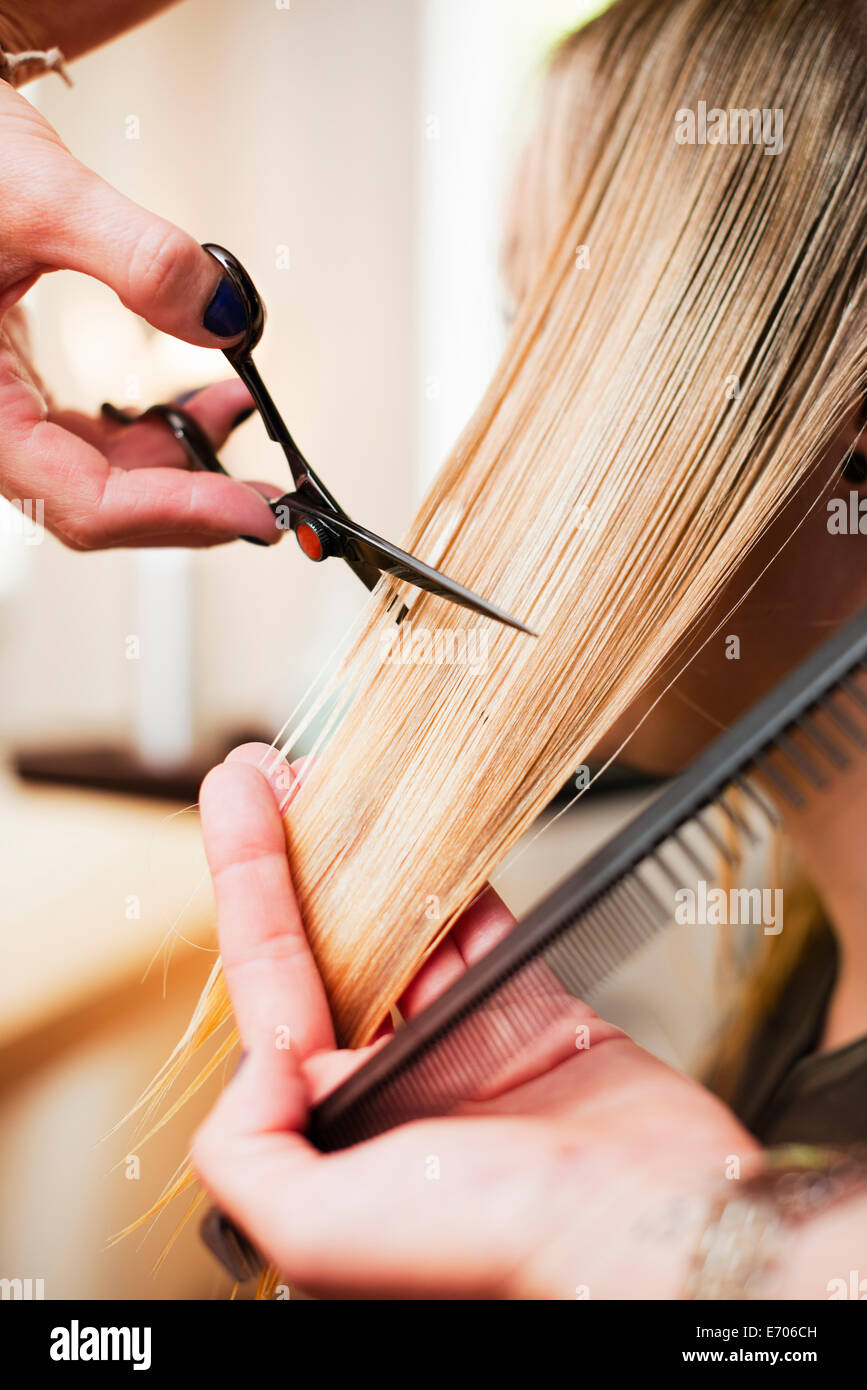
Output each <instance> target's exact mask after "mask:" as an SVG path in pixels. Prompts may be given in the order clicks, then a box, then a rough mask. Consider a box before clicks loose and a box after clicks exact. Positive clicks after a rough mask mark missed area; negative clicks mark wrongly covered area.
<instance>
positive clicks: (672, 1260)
mask: <svg viewBox="0 0 867 1390" xmlns="http://www.w3.org/2000/svg"><path fill="white" fill-rule="evenodd" d="M265 751H266V750H265V749H264V748H263V747H261V746H259V745H251V746H249V747H247V748H244V749H239V750H237V752H236V753H235V754H233V755H232V757H231V758H230V759H229V760H227V762H226V763H224V764H222V765H221V766H220V767H218V768H215V769H214V771H212V772H211V773H210V774H209V776H208V777H207V778H206V780H205V783H204V785H203V787H202V794H201V810H202V823H203V827H204V833H205V843H206V848H207V852H208V858H209V862H210V865H211V872H212V874H213V877H214V883H215V888H216V894H217V911H218V918H219V931H220V945H221V948H222V954H223V967H224V970H225V974H226V981H227V983H228V987H229V990H230V992H231V996H232V1002H233V1005H234V1009H235V1015H236V1018H237V1022H238V1027H239V1029H240V1032H241V1037H242V1040H243V1044H244V1047H245V1048H246V1049H247V1052H248V1056H247V1058H246V1060H245V1061H244V1063H243V1065H242V1066H241V1068H240V1070H239V1072H238V1075H237V1077H236V1078H235V1079H234V1080H233V1082H232V1083H231V1085H230V1086H229V1088H228V1090H227V1091H226V1092H225V1094H224V1095H223V1097H222V1098H221V1100H220V1101H219V1103H218V1105H217V1106H216V1108H215V1110H214V1111H213V1112H212V1114H211V1116H210V1117H209V1118H208V1120H207V1121H206V1123H205V1124H204V1126H203V1127H202V1128H201V1129H200V1130H199V1132H198V1134H197V1136H196V1140H195V1145H194V1152H193V1157H194V1163H195V1166H196V1169H197V1171H198V1173H199V1175H200V1177H201V1179H202V1181H203V1182H204V1183H205V1185H206V1186H207V1187H208V1188H210V1190H211V1191H212V1193H213V1194H214V1197H215V1199H216V1201H217V1203H218V1205H219V1206H220V1207H221V1208H222V1210H223V1211H224V1212H226V1214H227V1215H229V1216H230V1217H231V1218H232V1219H233V1220H234V1221H235V1223H236V1224H237V1225H238V1226H239V1227H240V1228H241V1229H243V1230H244V1231H246V1232H247V1234H248V1235H249V1236H250V1238H251V1239H252V1240H253V1242H254V1243H255V1244H256V1245H257V1246H258V1247H259V1248H260V1250H262V1251H263V1252H264V1254H265V1255H266V1256H267V1257H268V1259H269V1260H270V1261H271V1262H272V1263H273V1264H274V1265H276V1266H277V1267H278V1268H279V1269H280V1270H281V1271H283V1273H284V1274H285V1276H286V1277H287V1278H289V1279H290V1280H292V1281H295V1282H297V1283H298V1284H300V1285H301V1286H302V1287H304V1288H305V1289H308V1290H310V1291H312V1292H316V1293H319V1294H332V1295H334V1294H343V1295H392V1296H397V1297H413V1296H447V1297H483V1298H492V1297H494V1298H496V1297H507V1298H567V1299H568V1298H575V1297H576V1296H577V1297H580V1296H590V1297H592V1298H629V1297H659V1298H673V1297H677V1295H678V1292H679V1290H680V1289H681V1287H682V1285H683V1281H684V1279H685V1276H686V1271H687V1266H688V1262H689V1259H690V1255H691V1252H692V1249H693V1247H694V1244H695V1242H696V1240H697V1235H698V1231H699V1229H700V1224H701V1221H702V1219H703V1216H704V1197H705V1195H706V1194H707V1193H708V1192H709V1191H710V1190H711V1189H712V1188H713V1187H715V1186H716V1185H717V1184H719V1183H720V1182H721V1181H722V1179H723V1175H724V1172H725V1169H726V1164H727V1163H729V1162H730V1156H731V1155H733V1154H737V1155H740V1156H741V1157H743V1158H744V1159H748V1157H749V1156H750V1155H751V1154H752V1153H753V1152H754V1147H755V1146H754V1144H753V1142H752V1140H751V1139H750V1138H749V1136H748V1135H747V1134H746V1133H745V1131H744V1130H743V1129H742V1128H741V1126H740V1125H739V1124H738V1123H737V1121H736V1120H735V1119H734V1117H733V1116H732V1115H731V1114H730V1113H729V1112H728V1111H727V1110H726V1109H725V1107H724V1106H722V1105H721V1104H719V1102H717V1101H716V1100H714V1099H713V1098H712V1097H711V1096H710V1095H709V1094H708V1093H707V1092H706V1091H704V1090H703V1089H702V1088H701V1087H700V1086H698V1085H696V1084H694V1083H693V1082H691V1081H688V1080H686V1079H685V1078H683V1077H682V1076H680V1075H678V1074H677V1073H676V1072H674V1071H672V1070H671V1069H670V1068H668V1067H666V1066H664V1065H663V1064H662V1063H661V1062H658V1061H656V1060H655V1059H654V1058H652V1057H651V1056H649V1055H648V1054H647V1053H645V1052H643V1051H642V1050H641V1049H640V1048H638V1047H636V1046H635V1044H634V1043H632V1042H631V1041H630V1040H629V1039H628V1038H627V1037H625V1036H624V1034H622V1033H621V1032H619V1031H618V1029H616V1028H614V1027H612V1026H611V1025H610V1024H608V1023H605V1022H604V1021H603V1020H602V1019H600V1018H598V1017H597V1016H596V1015H595V1014H593V1012H592V1011H591V1010H590V1009H589V1008H587V1007H585V1006H583V1005H581V1004H578V1003H576V1004H575V1005H574V1012H573V1015H572V1018H571V1019H567V1020H566V1021H565V1023H564V1026H563V1030H562V1034H561V1035H560V1037H559V1039H558V1041H557V1043H556V1045H552V1044H551V1042H550V1040H549V1042H548V1044H547V1045H546V1047H545V1048H544V1051H540V1053H539V1055H538V1056H536V1057H535V1058H534V1059H531V1061H530V1064H529V1065H526V1066H524V1068H523V1069H522V1074H521V1075H520V1076H518V1075H513V1076H512V1077H511V1078H510V1080H508V1081H505V1082H503V1084H502V1085H501V1086H500V1087H499V1089H498V1091H497V1094H496V1095H494V1096H492V1097H490V1098H488V1099H486V1100H484V1101H477V1102H475V1103H474V1104H473V1105H472V1106H468V1107H466V1109H465V1111H464V1112H463V1113H462V1114H461V1115H460V1116H459V1117H453V1118H449V1119H443V1120H427V1121H422V1122H418V1123H415V1124H411V1125H406V1126H404V1127H403V1128H401V1129H399V1130H396V1131H393V1132H391V1133H390V1134H386V1135H384V1136H382V1137H381V1138H379V1139H376V1140H373V1141H370V1142H368V1143H365V1144H362V1145H359V1146H358V1147H357V1148H355V1149H352V1150H349V1151H347V1152H345V1153H340V1154H335V1155H331V1156H328V1157H323V1156H321V1155H320V1154H319V1153H317V1152H316V1151H315V1150H314V1149H313V1148H311V1146H310V1145H309V1144H308V1143H307V1142H306V1140H305V1139H304V1138H303V1133H304V1128H305V1125H306V1122H307V1115H308V1111H309V1108H310V1105H311V1103H312V1102H314V1101H315V1100H316V1099H318V1098H319V1097H321V1096H322V1095H323V1094H324V1093H325V1092H327V1091H328V1090H330V1089H331V1088H332V1087H333V1086H334V1085H335V1084H337V1082H338V1081H340V1080H341V1079H342V1078H343V1077H344V1076H346V1075H347V1073H348V1072H350V1071H352V1070H353V1069H354V1068H355V1067H357V1066H358V1065H360V1063H361V1061H362V1060H363V1059H364V1057H365V1056H366V1055H368V1053H369V1050H370V1049H361V1050H360V1051H359V1052H353V1053H347V1052H338V1051H336V1050H335V1047H334V1036H333V1033H332V1029H331V1022H330V1018H329V1013H328V1008H327V1004H326V999H325V993H324V990H323V987H322V983H321V981H320V978H319V975H318V973H317V970H316V967H315V964H314V962H313V958H312V956H311V955H310V952H309V950H308V948H307V943H306V941H305V937H304V932H303V929H302V925H301V921H300V918H299V914H298V909H297V905H296V902H295V897H294V894H293V891H292V884H291V882H290V878H289V872H288V866H287V859H286V854H285V848H284V838H283V828H282V823H281V819H280V815H279V813H278V809H277V800H279V799H281V798H283V799H285V796H286V789H287V784H290V782H289V779H290V778H291V774H290V773H289V772H288V769H287V768H286V766H285V764H280V765H279V766H278V767H276V768H273V769H272V770H271V771H270V773H269V775H270V778H271V785H270V786H269V782H268V781H267V780H266V778H265V776H264V775H263V773H262V772H260V771H259V770H257V767H256V766H254V765H252V764H256V763H259V762H262V760H263V753H264V752H265ZM273 761H274V760H273V755H272V757H271V759H270V760H269V762H270V763H271V764H273ZM510 926H511V919H510V918H509V915H508V913H507V912H506V911H505V909H504V908H503V906H502V904H501V903H499V901H498V900H497V899H496V898H495V896H494V895H493V894H488V895H487V897H486V898H484V899H482V900H480V901H479V903H477V904H476V905H475V906H474V907H473V909H471V911H470V912H468V913H467V914H466V916H465V917H464V919H463V921H462V922H461V923H460V924H459V925H458V926H457V927H456V928H455V930H454V932H453V933H452V935H451V937H450V938H449V939H448V941H447V942H446V943H445V944H444V945H443V946H442V947H441V948H440V949H439V950H438V951H437V952H436V954H435V955H434V956H432V957H431V959H430V961H428V963H427V964H426V965H425V967H424V969H423V970H422V971H421V972H420V974H419V976H418V977H417V979H416V981H415V983H414V985H413V986H412V987H411V989H410V990H409V991H408V993H407V995H406V996H405V997H404V999H403V1001H402V1009H403V1011H404V1012H405V1013H407V1014H412V1013H413V1012H415V1011H417V1010H418V1009H420V1008H422V1007H424V1006H425V1005H426V1004H427V1003H429V1002H430V1000H431V998H433V997H434V996H435V995H436V994H437V993H439V992H440V991H441V990H442V989H444V988H445V987H446V985H447V984H449V983H450V982H451V980H452V979H454V978H455V977H456V976H457V975H458V974H460V972H461V971H463V970H464V969H466V966H467V964H469V963H470V962H471V961H472V960H473V959H475V958H477V957H478V956H479V955H480V954H482V953H484V951H486V950H488V949H490V947H491V946H492V945H493V944H494V942H495V941H497V940H498V939H499V938H500V937H501V936H502V935H503V934H504V933H505V932H507V931H508V930H509V928H510ZM583 1026H586V1028H587V1030H588V1033H587V1037H588V1040H589V1048H587V1050H581V1051H576V1029H578V1028H581V1027H583ZM286 1028H288V1030H289V1032H290V1034H291V1047H290V1048H288V1049H284V1048H280V1047H277V1046H275V1040H276V1038H277V1035H278V1032H279V1031H280V1030H282V1029H286ZM378 1045H382V1043H380V1044H373V1046H378Z"/></svg>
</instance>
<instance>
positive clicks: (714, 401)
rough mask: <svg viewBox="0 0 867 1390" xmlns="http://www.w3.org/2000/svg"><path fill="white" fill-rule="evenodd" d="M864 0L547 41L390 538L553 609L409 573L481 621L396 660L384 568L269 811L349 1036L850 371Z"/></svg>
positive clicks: (806, 471)
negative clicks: (293, 789) (439, 584)
mask: <svg viewBox="0 0 867 1390" xmlns="http://www.w3.org/2000/svg"><path fill="white" fill-rule="evenodd" d="M853 12H854V7H853V6H850V5H847V4H841V3H832V4H830V5H822V6H816V5H814V4H810V3H806V0H761V2H760V3H755V2H754V0H752V2H751V3H732V2H731V0H729V3H725V4H720V3H719V0H682V2H681V3H676V4H671V3H667V0H666V3H659V2H658V0H630V3H621V4H618V5H615V6H614V7H613V8H612V9H611V10H610V11H609V12H608V13H606V14H605V15H604V16H602V17H601V18H600V19H599V20H597V21H595V22H594V23H593V24H591V25H589V26H588V27H587V28H586V29H585V30H584V31H582V32H581V33H579V34H578V35H577V36H575V37H573V38H572V39H570V40H569V41H568V42H567V43H566V44H565V45H564V46H563V47H562V48H561V50H560V52H559V54H558V56H557V59H556V62H555V66H554V78H553V84H552V87H551V90H550V94H549V99H548V103H547V105H546V108H545V112H544V114H543V119H542V126H541V129H542V132H543V137H544V138H543V139H541V140H537V141H536V143H535V145H534V146H533V148H532V149H531V152H530V153H529V155H528V156H527V158H526V159H525V162H524V165H523V167H522V175H521V180H520V181H519V194H518V197H517V200H516V223H515V226H514V228H513V232H512V235H511V237H510V241H509V246H508V260H509V264H510V267H511V270H512V275H513V280H514V281H515V284H516V289H517V291H518V294H519V295H520V296H521V305H520V308H519V312H518V317H517V320H516V323H515V326H514V330H513V332H512V335H511V338H510V341H509V344H508V346H507V348H506V351H505V353H504V356H503V359H502V361H501V363H500V365H499V368H498V370H497V372H496V374H495V377H494V380H493V382H492V383H491V386H490V388H489V390H488V392H487V394H486V396H485V398H484V400H483V401H482V403H481V405H480V406H479V409H478V411H477V412H476V414H475V416H474V418H473V419H472V421H471V422H470V424H469V426H468V427H467V429H466V431H465V432H464V434H463V436H462V438H461V439H460V441H459V443H458V445H457V447H456V449H455V451H454V453H453V455H452V457H451V458H450V460H449V461H448V463H447V464H446V466H445V468H444V470H443V472H442V474H441V476H440V477H439V479H438V480H437V482H436V484H435V486H434V487H433V489H432V491H431V493H430V495H429V496H428V498H427V499H426V501H425V503H424V504H423V506H422V508H421V510H420V513H419V515H418V517H417V519H416V521H415V523H414V525H413V526H412V528H411V529H410V532H409V534H408V536H407V537H406V540H405V544H406V546H407V548H408V549H410V550H412V551H413V552H414V553H415V554H417V555H419V556H421V557H422V558H424V559H426V560H427V561H429V562H430V563H432V564H434V565H436V566H438V567H439V568H441V569H443V570H445V571H446V572H447V573H448V574H450V575H452V576H453V577H454V578H456V579H459V580H460V581H461V582H462V583H464V584H467V585H468V586H470V587H471V588H472V589H474V590H476V591H477V592H478V593H480V594H483V595H485V596H486V597H489V598H491V599H492V600H493V601H495V602H496V603H498V604H500V605H501V606H502V607H504V608H506V609H508V610H509V611H511V612H513V613H514V614H516V616H518V617H519V618H521V619H522V620H524V621H526V622H528V623H529V624H530V625H531V626H532V627H534V628H535V629H536V630H537V631H538V633H539V637H538V639H537V640H534V639H532V638H529V637H526V636H523V635H520V634H517V633H514V632H511V631H509V630H507V629H505V628H501V627H497V626H496V625H494V624H490V623H487V622H486V620H483V619H480V618H477V617H475V616H473V615H471V614H468V613H467V612H466V611H465V610H461V609H456V608H454V607H452V606H450V605H449V604H448V603H446V602H445V601H443V600H440V599H436V598H434V597H431V596H428V595H418V594H415V592H414V591H412V590H410V589H407V588H406V586H397V588H398V590H399V593H400V597H401V598H402V599H404V600H405V601H407V602H409V603H411V621H412V623H413V627H414V628H415V629H416V631H418V630H419V629H427V630H428V631H429V632H431V633H432V634H435V633H437V632H442V631H444V630H447V629H454V628H456V627H459V628H461V629H464V630H472V629H475V628H477V627H479V625H482V624H483V625H484V626H485V628H486V629H487V663H486V666H485V668H484V669H482V670H479V669H478V664H477V663H476V664H473V665H470V664H469V663H466V662H463V663H462V662H460V661H441V662H425V661H423V660H418V661H409V662H405V663H401V662H389V661H383V660H382V652H383V650H384V646H383V641H384V636H383V635H384V634H386V641H387V633H388V630H389V628H390V627H392V626H393V622H394V613H395V611H396V607H397V605H395V603H394V601H393V595H394V589H395V586H393V585H384V586H382V587H381V589H380V590H379V591H378V593H377V595H375V596H374V600H373V602H372V604H371V606H370V608H369V611H368V614H367V617H366V620H365V622H364V624H363V626H362V630H361V632H360V635H359V636H358V639H357V641H356V642H355V645H354V648H353V650H352V652H351V653H350V656H349V657H348V659H347V661H346V663H345V665H344V667H343V668H342V670H341V673H340V675H339V677H338V679H337V681H336V682H335V683H334V684H333V685H332V686H331V687H330V688H329V689H328V690H327V691H326V692H324V694H323V698H322V705H323V708H324V707H325V706H326V705H328V704H329V702H330V704H331V707H332V714H331V717H330V719H329V720H328V721H327V723H326V734H325V737H324V738H323V740H322V748H321V752H320V755H319V757H318V760H317V762H316V765H315V767H314V768H313V770H312V771H311V773H310V774H309V776H308V778H307V780H306V781H305V784H304V786H303V788H302V789H301V791H300V793H299V794H298V795H297V796H295V797H294V798H293V800H292V802H291V804H290V806H289V807H288V809H287V812H286V835H287V845H288V850H289V857H290V861H291V865H292V872H293V877H294V880H295V883H296V889H297V892H298V896H299V900H300V903H301V909H302V914H303V917H304V921H305V924H306V927H307V930H308V933H309V937H310V941H311V944H312V947H313V950H314V952H315V954H316V958H317V961H318V964H319V967H320V970H321V972H322V974H323V977H324V979H325V982H326V986H327V988H328V992H329V997H330V1000H331V1004H332V1009H333V1013H334V1017H335V1021H336V1025H337V1029H338V1035H339V1037H340V1040H341V1041H342V1042H345V1043H348V1044H351V1045H357V1044H359V1043H362V1042H364V1041H366V1040H367V1039H369V1037H370V1036H371V1034H372V1033H373V1031H374V1030H375V1028H376V1027H377V1025H378V1024H379V1023H380V1021H381V1020H382V1018H383V1017H384V1015H385V1014H386V1012H387V1010H388V1009H389V1008H390V1007H391V1006H392V1005H393V1004H394V1002H395V1000H396V999H397V998H398V997H399V995H400V993H401V991H402V990H403V988H404V987H405V986H406V984H407V983H408V982H409V980H410V979H411V978H412V976H413V974H414V973H415V971H416V970H417V968H418V966H419V964H420V963H421V961H422V960H423V959H424V957H425V956H426V955H427V954H428V953H429V952H430V951H431V950H432V949H433V947H434V945H435V944H436V943H437V941H438V940H440V939H441V937H442V936H443V935H444V933H446V932H447V931H448V930H449V928H450V927H451V925H452V924H453V923H454V921H455V920H456V918H457V917H458V915H459V914H460V913H461V911H462V910H463V909H464V908H465V907H466V905H467V903H468V902H469V901H470V900H471V899H472V897H473V895H474V894H475V893H476V892H477V891H478V890H479V889H480V888H481V886H482V885H483V883H484V882H485V880H486V878H487V876H488V875H489V873H490V872H491V869H492V867H493V866H494V865H496V863H497V862H498V861H499V860H500V858H501V857H502V856H503V855H504V854H505V852H506V851H507V850H508V849H509V847H510V846H511V845H512V844H514V842H515V840H516V839H517V838H518V837H519V836H520V834H521V833H522V832H523V831H524V830H525V829H526V828H527V827H528V826H529V825H530V823H531V822H532V821H533V819H534V818H535V817H536V816H537V815H538V813H539V811H540V810H541V809H542V807H543V806H544V805H545V804H546V802H547V801H548V800H549V798H550V797H551V795H552V794H553V792H554V791H555V790H556V789H557V788H558V787H559V786H560V785H562V783H563V782H564V781H565V779H566V777H567V776H568V774H569V773H570V771H571V770H572V769H573V768H574V767H575V766H576V765H577V764H580V763H582V762H583V761H585V760H586V757H587V755H588V753H589V752H590V750H591V749H592V748H593V746H594V745H595V744H596V743H597V741H598V739H599V738H600V736H601V735H602V734H603V733H604V732H605V731H606V729H608V728H609V727H610V725H611V724H612V723H613V722H614V720H615V719H616V718H617V717H618V716H619V715H620V714H621V713H622V712H623V711H624V710H625V709H626V708H627V707H628V706H629V705H630V703H631V702H632V700H633V699H634V698H635V697H636V695H637V694H638V693H639V692H640V691H641V690H642V689H643V688H644V686H645V685H646V683H647V682H648V681H649V680H650V679H651V678H652V677H654V676H655V675H658V674H659V673H660V671H662V672H666V671H669V670H670V671H671V673H672V674H674V673H675V671H676V670H677V669H678V668H679V666H680V665H681V664H682V661H683V659H684V656H685V653H686V638H687V635H688V634H689V633H690V631H691V630H692V629H693V627H694V624H695V623H696V621H697V620H698V619H699V618H700V616H701V614H702V612H703V610H704V609H705V608H706V606H707V605H708V604H709V603H710V601H711V600H712V599H713V597H714V596H715V595H716V594H717V593H718V591H719V589H720V588H721V586H722V584H723V583H724V582H725V581H726V580H728V579H730V577H731V575H732V574H733V573H734V572H735V571H736V568H737V566H738V564H739V562H740V561H741V560H742V559H743V558H744V556H745V555H746V554H747V553H748V551H749V550H750V548H751V547H752V546H753V544H754V543H755V542H756V540H757V539H758V537H759V536H760V535H761V534H762V532H763V529H764V528H765V526H766V525H767V523H768V521H769V520H770V518H771V517H773V516H774V515H775V513H776V512H777V511H778V510H779V508H780V507H781V506H782V504H783V503H784V502H785V500H786V499H787V498H789V497H790V496H791V494H792V492H793V491H794V490H795V489H796V488H797V487H798V486H799V485H801V484H803V482H804V479H805V478H806V477H808V476H809V475H810V472H811V470H812V469H813V468H814V465H815V463H816V460H817V458H818V456H819V455H820V453H821V450H822V447H823V445H825V444H827V442H828V440H829V439H830V437H831V435H832V433H833V431H834V430H835V428H836V427H837V426H838V425H839V424H840V422H841V420H842V419H843V418H844V416H845V414H846V413H847V412H848V411H849V409H851V407H852V405H853V403H854V401H855V400H856V399H857V397H858V394H859V393H860V392H861V391H863V387H864V379H865V367H867V332H865V329H867V312H865V289H864V258H865V235H864V232H865V227H864V221H865V219H864V214H863V211H862V209H863V177H864V171H865V168H867V160H865V154H867V135H865V131H867V119H865V117H867V111H865V84H864V82H863V80H862V68H863V57H862V54H861V53H860V52H859V50H858V48H857V45H856V44H855V43H854V41H853V38H852V31H851V29H850V24H851V22H852V20H851V14H852V13H853ZM701 102H704V103H706V106H707V108H709V109H713V108H720V109H723V110H730V109H747V110H753V109H756V110H760V111H761V110H768V111H770V112H775V111H782V113H783V132H784V137H783V148H782V150H780V151H779V152H778V153H776V154H770V153H768V152H767V149H766V147H765V145H763V144H762V143H753V142H752V141H750V142H749V143H742V144H727V145H722V144H703V145H702V144H695V145H689V144H680V143H678V142H677V140H676V138H675V131H676V117H677V113H678V112H679V111H682V110H684V109H692V110H697V109H698V107H699V103H701ZM747 125H748V126H749V128H750V129H752V125H751V123H747ZM746 128H747V127H745V129H746ZM542 208H544V214H541V213H540V209H542ZM549 210H550V211H549ZM547 216H550V218H551V221H550V223H548V225H549V226H550V227H551V231H550V233H549V232H548V231H547V229H546V218H547ZM522 220H523V223H525V224H526V225H525V226H522ZM826 482H827V478H824V477H823V478H819V477H816V478H815V494H816V495H817V496H818V494H819V493H820V492H821V491H822V489H823V487H824V486H825V484H826ZM811 485H812V484H811Z"/></svg>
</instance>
